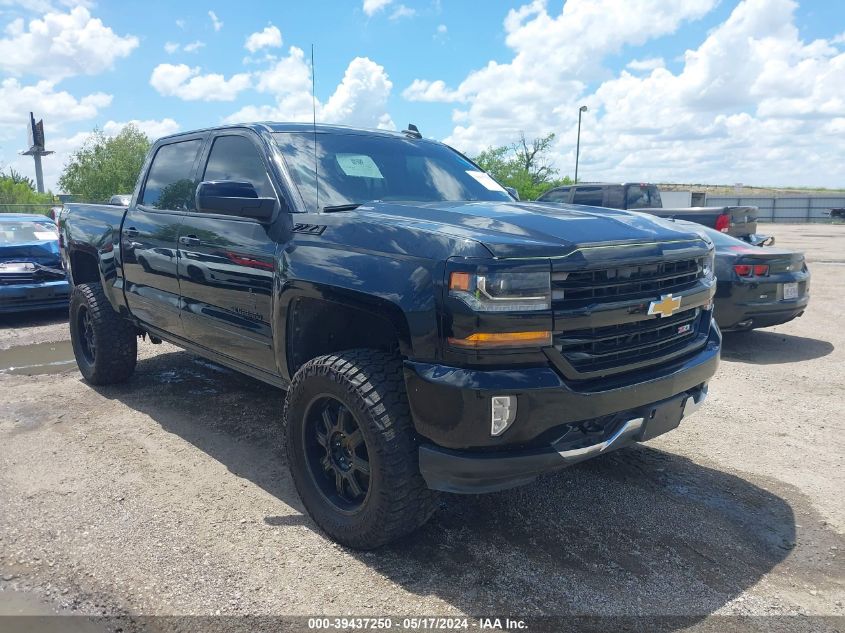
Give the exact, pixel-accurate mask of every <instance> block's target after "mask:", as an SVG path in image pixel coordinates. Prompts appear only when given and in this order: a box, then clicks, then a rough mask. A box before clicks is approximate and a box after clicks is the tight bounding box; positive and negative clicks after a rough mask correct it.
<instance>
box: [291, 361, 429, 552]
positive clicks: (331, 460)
mask: <svg viewBox="0 0 845 633" xmlns="http://www.w3.org/2000/svg"><path fill="white" fill-rule="evenodd" d="M284 423H285V438H286V450H287V457H288V465H289V467H290V471H291V475H292V476H293V481H294V484H295V485H296V489H297V491H298V492H299V496H300V498H301V499H302V503H303V504H304V505H305V507H306V509H307V510H308V512H309V514H310V515H311V517H312V518H313V519H314V521H315V522H316V523H317V525H319V526H320V528H322V529H323V531H324V532H326V534H328V535H329V536H330V537H331V538H332V539H334V540H335V541H337V542H339V543H341V544H343V545H346V546H348V547H352V548H355V549H373V548H376V547H379V546H381V545H384V544H386V543H389V542H390V541H393V540H396V539H398V538H400V537H402V536H404V535H406V534H409V533H411V532H413V531H414V530H416V529H417V528H418V527H420V526H421V525H422V524H423V523H425V522H426V521H427V520H428V519H429V518H430V517H431V515H432V514H433V513H434V511H435V509H436V495H435V493H433V492H432V491H430V490H429V489H428V487H427V486H426V484H425V481H424V480H423V478H422V475H420V472H419V465H418V457H417V443H416V439H415V435H414V429H413V424H412V422H411V415H410V411H409V408H408V401H407V397H406V395H405V384H404V380H403V378H402V364H401V362H400V361H399V359H398V358H397V357H396V356H395V355H394V354H389V353H386V352H379V351H376V350H352V351H347V352H342V353H339V354H331V355H328V356H320V357H318V358H315V359H313V360H311V361H309V362H308V363H306V364H305V365H303V366H302V367H301V368H300V370H299V371H298V372H297V373H296V375H295V376H294V378H293V382H292V383H291V386H290V390H289V391H288V393H287V397H286V398H285V412H284Z"/></svg>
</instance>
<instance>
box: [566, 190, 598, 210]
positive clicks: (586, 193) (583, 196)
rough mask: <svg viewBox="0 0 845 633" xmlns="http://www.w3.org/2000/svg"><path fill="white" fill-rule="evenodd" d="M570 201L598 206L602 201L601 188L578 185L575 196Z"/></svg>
mask: <svg viewBox="0 0 845 633" xmlns="http://www.w3.org/2000/svg"><path fill="white" fill-rule="evenodd" d="M572 202H573V203H574V204H587V205H590V206H593V207H600V206H601V203H602V188H601V187H578V188H576V189H575V196H574V198H573V199H572Z"/></svg>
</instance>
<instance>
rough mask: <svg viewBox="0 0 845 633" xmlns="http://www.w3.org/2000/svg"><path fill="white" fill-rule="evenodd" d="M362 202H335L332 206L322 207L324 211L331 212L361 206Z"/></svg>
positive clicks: (350, 209)
mask: <svg viewBox="0 0 845 633" xmlns="http://www.w3.org/2000/svg"><path fill="white" fill-rule="evenodd" d="M361 204H362V203H360V202H358V203H355V204H336V205H334V206H328V207H323V211H324V212H326V213H332V212H334V211H353V210H355V209H357V208H358V207H360V206H361Z"/></svg>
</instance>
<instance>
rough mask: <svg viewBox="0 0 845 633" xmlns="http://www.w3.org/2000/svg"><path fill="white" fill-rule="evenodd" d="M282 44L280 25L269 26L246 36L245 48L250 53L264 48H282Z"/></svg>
mask: <svg viewBox="0 0 845 633" xmlns="http://www.w3.org/2000/svg"><path fill="white" fill-rule="evenodd" d="M281 46H282V32H281V31H280V30H279V29H278V27H275V26H273V25H272V24H271V25H270V26H267V27H265V28H264V30H263V31H258V32H256V33H253V34H251V35H250V36H249V37H248V38H246V44H244V48H245V49H247V50H248V51H249V52H250V53H255V52H257V51H259V50H261V49H262V48H280V47H281Z"/></svg>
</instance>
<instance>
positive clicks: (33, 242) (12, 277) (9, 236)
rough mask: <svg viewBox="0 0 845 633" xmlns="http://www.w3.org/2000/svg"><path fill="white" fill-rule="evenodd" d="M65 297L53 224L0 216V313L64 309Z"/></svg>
mask: <svg viewBox="0 0 845 633" xmlns="http://www.w3.org/2000/svg"><path fill="white" fill-rule="evenodd" d="M69 295H70V285H69V284H68V280H67V274H66V272H65V270H64V267H63V266H62V260H61V256H60V255H59V235H58V233H57V232H56V224H55V222H53V221H52V220H50V218H48V217H45V216H43V215H24V214H22V213H0V313H7V312H29V311H31V310H55V309H59V308H67V305H68V297H69Z"/></svg>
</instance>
